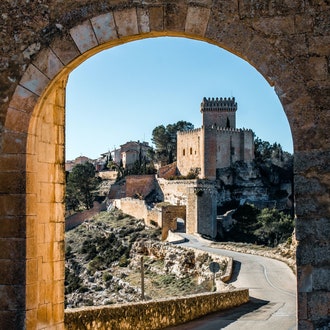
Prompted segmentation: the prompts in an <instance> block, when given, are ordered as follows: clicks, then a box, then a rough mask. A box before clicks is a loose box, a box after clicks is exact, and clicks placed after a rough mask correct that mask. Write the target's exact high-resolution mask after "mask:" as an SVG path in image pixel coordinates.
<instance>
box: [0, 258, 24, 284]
mask: <svg viewBox="0 0 330 330" xmlns="http://www.w3.org/2000/svg"><path fill="white" fill-rule="evenodd" d="M24 282H25V261H24V260H23V261H22V260H19V259H16V260H15V259H14V260H8V259H0V284H1V285H22V283H24Z"/></svg>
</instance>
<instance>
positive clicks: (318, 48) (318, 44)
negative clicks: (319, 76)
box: [308, 35, 330, 56]
mask: <svg viewBox="0 0 330 330" xmlns="http://www.w3.org/2000/svg"><path fill="white" fill-rule="evenodd" d="M329 45H330V36H329V35H322V36H313V35H311V36H309V37H308V46H309V52H310V53H311V54H317V55H319V56H327V55H329Z"/></svg>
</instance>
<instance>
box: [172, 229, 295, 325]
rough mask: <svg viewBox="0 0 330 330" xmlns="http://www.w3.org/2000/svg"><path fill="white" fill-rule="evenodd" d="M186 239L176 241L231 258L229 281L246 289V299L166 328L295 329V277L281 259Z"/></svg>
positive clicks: (192, 237) (186, 235)
mask: <svg viewBox="0 0 330 330" xmlns="http://www.w3.org/2000/svg"><path fill="white" fill-rule="evenodd" d="M180 235H182V236H184V237H185V238H187V242H186V243H183V244H180V245H182V246H186V247H193V248H196V249H200V250H203V251H207V252H211V253H214V254H219V255H223V256H229V257H232V258H233V259H234V269H233V276H232V279H231V281H230V282H229V283H231V284H232V285H234V286H235V287H237V288H249V292H250V302H249V303H247V304H245V305H243V306H240V307H237V308H234V309H231V310H228V311H224V312H219V313H214V314H211V315H208V316H206V317H203V318H201V319H198V320H195V321H192V322H189V323H186V324H184V325H179V326H175V327H169V328H167V329H168V330H170V329H171V330H172V329H173V330H174V329H175V330H179V329H182V330H218V329H228V330H250V329H253V330H265V329H266V330H278V329H280V330H293V329H296V277H295V275H294V274H293V272H292V270H291V269H290V268H289V267H288V266H287V265H286V264H284V263H283V262H281V261H278V260H274V259H270V258H266V257H261V256H256V255H250V254H244V253H239V252H232V251H228V250H222V249H217V248H215V247H211V246H209V244H208V242H207V241H206V240H199V239H198V238H197V237H196V236H193V235H188V234H181V233H180Z"/></svg>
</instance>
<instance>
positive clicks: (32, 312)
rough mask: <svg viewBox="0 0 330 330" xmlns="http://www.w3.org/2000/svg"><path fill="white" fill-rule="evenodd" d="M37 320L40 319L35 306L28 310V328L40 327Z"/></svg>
mask: <svg viewBox="0 0 330 330" xmlns="http://www.w3.org/2000/svg"><path fill="white" fill-rule="evenodd" d="M37 321H38V314H37V309H36V308H34V309H29V310H27V311H26V329H38V325H37ZM22 329H23V328H22Z"/></svg>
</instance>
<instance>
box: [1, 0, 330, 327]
mask: <svg viewBox="0 0 330 330" xmlns="http://www.w3.org/2000/svg"><path fill="white" fill-rule="evenodd" d="M0 13H1V20H0V33H1V37H0V57H1V60H0V86H1V88H0V134H1V136H0V221H1V224H0V251H1V254H0V288H1V296H2V297H6V298H5V299H1V303H0V328H5V329H7V328H12V329H23V328H27V329H45V328H54V327H56V328H57V329H61V328H63V306H64V294H63V292H64V244H63V241H64V184H65V176H64V131H65V130H64V128H65V127H64V126H65V122H64V113H65V102H64V100H65V86H66V81H67V78H68V75H69V73H70V72H71V71H72V70H73V69H75V68H76V67H77V66H78V65H79V64H80V63H82V62H83V61H84V60H86V59H87V58H89V57H91V56H93V55H94V54H96V53H98V52H100V51H102V50H104V49H107V48H111V47H115V46H117V45H120V44H122V43H125V42H128V41H134V40H137V39H143V38H148V37H159V36H180V37H187V38H193V39H197V40H201V41H205V42H210V43H212V44H214V45H217V46H219V47H223V48H225V49H227V50H229V51H230V52H232V53H234V54H236V55H238V56H240V57H241V58H243V59H245V60H246V61H248V62H249V63H250V64H251V65H253V66H254V67H255V68H256V69H257V70H258V71H259V72H260V74H262V75H263V77H264V78H265V79H266V80H267V81H268V82H269V83H270V84H271V85H272V86H274V89H275V91H276V93H277V95H278V97H279V100H280V102H281V104H282V106H283V109H284V111H285V113H286V115H287V117H288V120H289V123H290V127H291V130H292V135H293V141H294V153H295V155H294V159H295V164H294V173H295V177H294V180H295V184H294V185H295V186H294V192H295V205H296V207H295V213H296V237H297V287H298V290H297V291H298V328H299V329H316V328H317V327H321V326H323V325H325V324H328V323H329V311H328V307H327V306H329V305H330V296H329V291H330V279H329V271H328V270H329V268H330V258H329V256H330V253H329V251H330V242H329V228H330V218H329V214H330V212H329V205H330V193H329V191H330V180H329V177H330V168H329V166H330V165H329V164H330V162H329V159H330V147H329V146H330V136H329V127H330V115H329V113H330V112H329V104H330V79H329V62H330V60H329V57H330V47H329V43H330V29H329V16H330V4H329V2H328V1H326V0H315V1H307V0H306V1H301V0H293V1H271V0H265V1H247V0H230V1H211V0H196V1H190V0H189V1H188V0H187V1H183V0H178V1H175V2H174V1H172V0H171V1H170V0H155V1H144V0H143V1H142V0H136V1H135V0H134V1H130V0H104V1H99V0H81V1H74V0H67V1H60V0H47V1H45V0H40V1H38V2H35V1H25V2H24V3H23V2H19V1H1V2H0ZM211 150H212V154H213V153H214V154H215V150H213V149H211ZM204 156H205V155H204ZM203 170H204V169H202V172H203Z"/></svg>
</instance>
